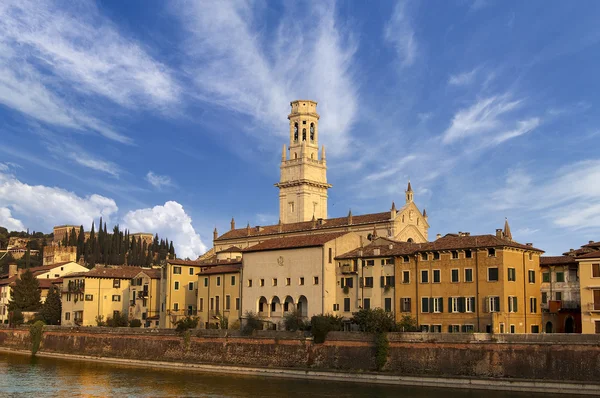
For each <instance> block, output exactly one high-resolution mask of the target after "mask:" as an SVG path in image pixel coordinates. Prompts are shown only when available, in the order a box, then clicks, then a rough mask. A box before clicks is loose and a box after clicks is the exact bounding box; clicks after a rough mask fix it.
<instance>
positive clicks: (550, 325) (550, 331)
mask: <svg viewBox="0 0 600 398" xmlns="http://www.w3.org/2000/svg"><path fill="white" fill-rule="evenodd" d="M552 332H553V330H552V322H550V321H548V322H546V333H552Z"/></svg>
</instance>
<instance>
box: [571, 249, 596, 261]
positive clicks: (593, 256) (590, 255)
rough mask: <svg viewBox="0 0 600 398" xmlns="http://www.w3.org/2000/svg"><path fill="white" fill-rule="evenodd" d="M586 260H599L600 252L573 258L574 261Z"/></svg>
mask: <svg viewBox="0 0 600 398" xmlns="http://www.w3.org/2000/svg"><path fill="white" fill-rule="evenodd" d="M587 258H599V259H600V250H599V251H595V252H591V253H588V254H584V255H582V256H578V257H575V260H579V259H587Z"/></svg>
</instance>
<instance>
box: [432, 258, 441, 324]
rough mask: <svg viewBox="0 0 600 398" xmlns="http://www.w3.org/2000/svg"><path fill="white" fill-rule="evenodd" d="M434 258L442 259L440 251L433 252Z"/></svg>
mask: <svg viewBox="0 0 600 398" xmlns="http://www.w3.org/2000/svg"><path fill="white" fill-rule="evenodd" d="M433 259H434V260H439V259H440V253H438V252H435V253H433ZM434 326H435V325H434Z"/></svg>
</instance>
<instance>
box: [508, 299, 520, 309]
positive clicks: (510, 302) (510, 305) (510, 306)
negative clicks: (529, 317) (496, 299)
mask: <svg viewBox="0 0 600 398" xmlns="http://www.w3.org/2000/svg"><path fill="white" fill-rule="evenodd" d="M517 310H518V308H517V298H516V297H515V296H508V312H517Z"/></svg>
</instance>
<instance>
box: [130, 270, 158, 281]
mask: <svg viewBox="0 0 600 398" xmlns="http://www.w3.org/2000/svg"><path fill="white" fill-rule="evenodd" d="M142 272H143V273H144V274H146V275H148V276H149V277H150V279H160V269H158V268H144V269H142V270H141V271H140V272H138V274H141V273H142ZM135 276H137V275H135ZM135 276H134V277H135Z"/></svg>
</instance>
